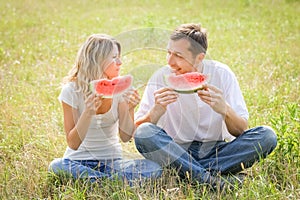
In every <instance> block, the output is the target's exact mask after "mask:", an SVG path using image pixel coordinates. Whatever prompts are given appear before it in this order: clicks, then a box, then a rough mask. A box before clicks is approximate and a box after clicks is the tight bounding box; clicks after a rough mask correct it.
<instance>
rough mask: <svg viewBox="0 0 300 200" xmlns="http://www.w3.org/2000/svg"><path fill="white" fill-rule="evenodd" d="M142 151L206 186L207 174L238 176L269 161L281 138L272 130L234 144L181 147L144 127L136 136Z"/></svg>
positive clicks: (259, 130) (161, 132) (155, 128)
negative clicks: (245, 170)
mask: <svg viewBox="0 0 300 200" xmlns="http://www.w3.org/2000/svg"><path fill="white" fill-rule="evenodd" d="M135 144H136V147H137V149H138V151H139V152H140V153H141V154H142V155H143V156H144V157H145V158H147V159H149V160H153V161H155V162H157V163H159V164H160V165H161V166H170V167H172V168H175V169H176V170H177V171H178V173H179V175H180V176H181V177H185V176H186V172H189V173H190V176H191V177H192V178H194V179H196V180H198V181H200V182H203V180H204V179H205V177H206V176H207V173H208V172H209V173H210V174H212V175H215V174H217V173H221V174H235V173H238V172H240V171H242V170H243V169H244V168H248V167H251V166H252V165H253V164H254V162H256V161H259V160H260V159H261V158H265V157H266V156H267V155H268V154H270V153H271V152H272V151H273V149H274V148H275V147H276V145H277V137H276V135H275V133H274V131H273V130H272V129H271V128H270V127H268V126H260V127H256V128H252V129H249V130H247V131H245V132H244V133H243V134H242V135H241V136H239V137H237V138H236V139H235V140H233V141H231V142H225V141H216V142H199V141H194V142H191V143H187V144H177V143H176V142H175V141H174V140H173V139H172V138H171V137H170V136H169V135H168V134H167V133H166V132H165V131H164V130H163V129H161V128H160V127H158V126H156V125H154V124H151V123H143V124H141V125H140V126H139V127H138V128H137V130H136V133H135Z"/></svg>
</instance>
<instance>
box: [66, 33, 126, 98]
mask: <svg viewBox="0 0 300 200" xmlns="http://www.w3.org/2000/svg"><path fill="white" fill-rule="evenodd" d="M114 45H117V47H118V51H119V54H120V53H121V46H120V44H119V42H117V41H116V40H115V39H114V38H113V37H111V36H109V35H105V34H93V35H91V36H89V37H88V38H87V40H86V41H85V42H84V43H83V44H82V46H81V47H80V49H79V51H78V53H77V57H76V60H75V64H74V66H73V68H72V69H71V70H70V71H69V73H68V75H67V76H66V77H65V78H64V83H67V82H75V85H76V90H77V92H82V93H83V94H84V96H85V98H86V97H87V96H88V95H89V94H91V91H89V83H90V81H92V80H96V79H100V78H107V77H106V76H105V74H104V70H105V68H106V66H107V65H108V64H109V63H108V60H107V58H108V57H109V55H111V53H112V51H113V48H114Z"/></svg>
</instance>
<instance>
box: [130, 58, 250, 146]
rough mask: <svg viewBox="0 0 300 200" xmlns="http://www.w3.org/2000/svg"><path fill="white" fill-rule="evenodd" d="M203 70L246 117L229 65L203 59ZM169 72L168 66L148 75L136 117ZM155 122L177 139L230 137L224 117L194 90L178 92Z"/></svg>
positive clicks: (151, 101) (150, 103)
mask: <svg viewBox="0 0 300 200" xmlns="http://www.w3.org/2000/svg"><path fill="white" fill-rule="evenodd" d="M203 65H204V68H203V73H204V74H209V76H210V81H209V83H210V84H211V85H214V86H216V87H217V88H219V89H221V90H222V91H223V96H224V99H225V100H226V102H227V103H228V104H229V105H230V106H231V107H232V108H233V110H234V111H235V112H236V113H237V114H238V115H239V116H241V117H243V118H245V119H248V117H249V114H248V110H247V107H246V104H245V101H244V98H243V95H242V93H241V90H240V87H239V84H238V81H237V79H236V77H235V75H234V73H233V72H232V71H231V70H230V68H229V67H228V66H227V65H225V64H222V63H220V62H217V61H213V60H204V61H203ZM170 73H171V68H170V67H169V66H165V67H162V68H161V69H159V70H158V71H157V72H155V73H154V75H153V76H152V77H151V78H150V80H149V82H148V84H147V87H146V89H145V92H144V95H143V98H142V101H141V105H140V106H139V109H138V111H137V113H136V115H135V119H138V118H140V117H142V116H144V115H145V114H146V113H147V112H148V111H149V110H150V109H151V108H152V107H153V105H154V104H155V100H154V95H153V94H154V92H155V91H156V90H158V89H159V88H162V87H166V84H165V81H164V76H165V75H168V74H170ZM157 125H158V126H159V127H161V128H163V129H164V130H165V131H166V132H167V133H168V135H170V136H171V137H172V138H173V139H174V140H175V141H176V142H177V143H181V144H183V143H188V142H192V141H202V142H208V141H221V140H230V141H231V140H233V139H234V137H233V136H232V135H231V134H229V132H228V131H227V127H226V124H225V121H224V119H223V117H222V116H221V115H220V114H218V113H216V112H215V111H214V110H213V109H212V108H211V107H210V106H209V105H207V104H206V103H204V102H203V101H201V99H200V98H199V96H198V95H197V93H194V94H179V97H178V99H177V101H176V102H174V103H171V104H169V105H168V106H167V111H166V113H165V114H164V115H163V116H162V117H161V118H160V119H159V121H158V122H157Z"/></svg>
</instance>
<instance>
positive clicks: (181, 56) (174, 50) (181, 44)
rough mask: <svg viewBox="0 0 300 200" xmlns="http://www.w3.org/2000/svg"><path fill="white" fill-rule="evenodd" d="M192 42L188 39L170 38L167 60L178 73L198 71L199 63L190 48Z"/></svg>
mask: <svg viewBox="0 0 300 200" xmlns="http://www.w3.org/2000/svg"><path fill="white" fill-rule="evenodd" d="M189 47H190V42H189V41H188V40H186V39H180V40H177V41H173V40H170V41H169V43H168V46H167V50H168V55H167V61H168V64H169V66H170V67H171V68H172V70H173V72H174V73H176V75H179V74H184V73H187V72H195V71H197V68H196V66H197V65H198V64H199V63H198V62H199V61H197V60H196V58H194V56H193V54H192V52H191V51H190V50H189Z"/></svg>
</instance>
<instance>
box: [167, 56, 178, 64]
mask: <svg viewBox="0 0 300 200" xmlns="http://www.w3.org/2000/svg"><path fill="white" fill-rule="evenodd" d="M167 62H168V64H169V65H170V66H172V65H174V64H175V63H176V62H175V58H174V55H173V54H172V53H170V54H168V55H167Z"/></svg>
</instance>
